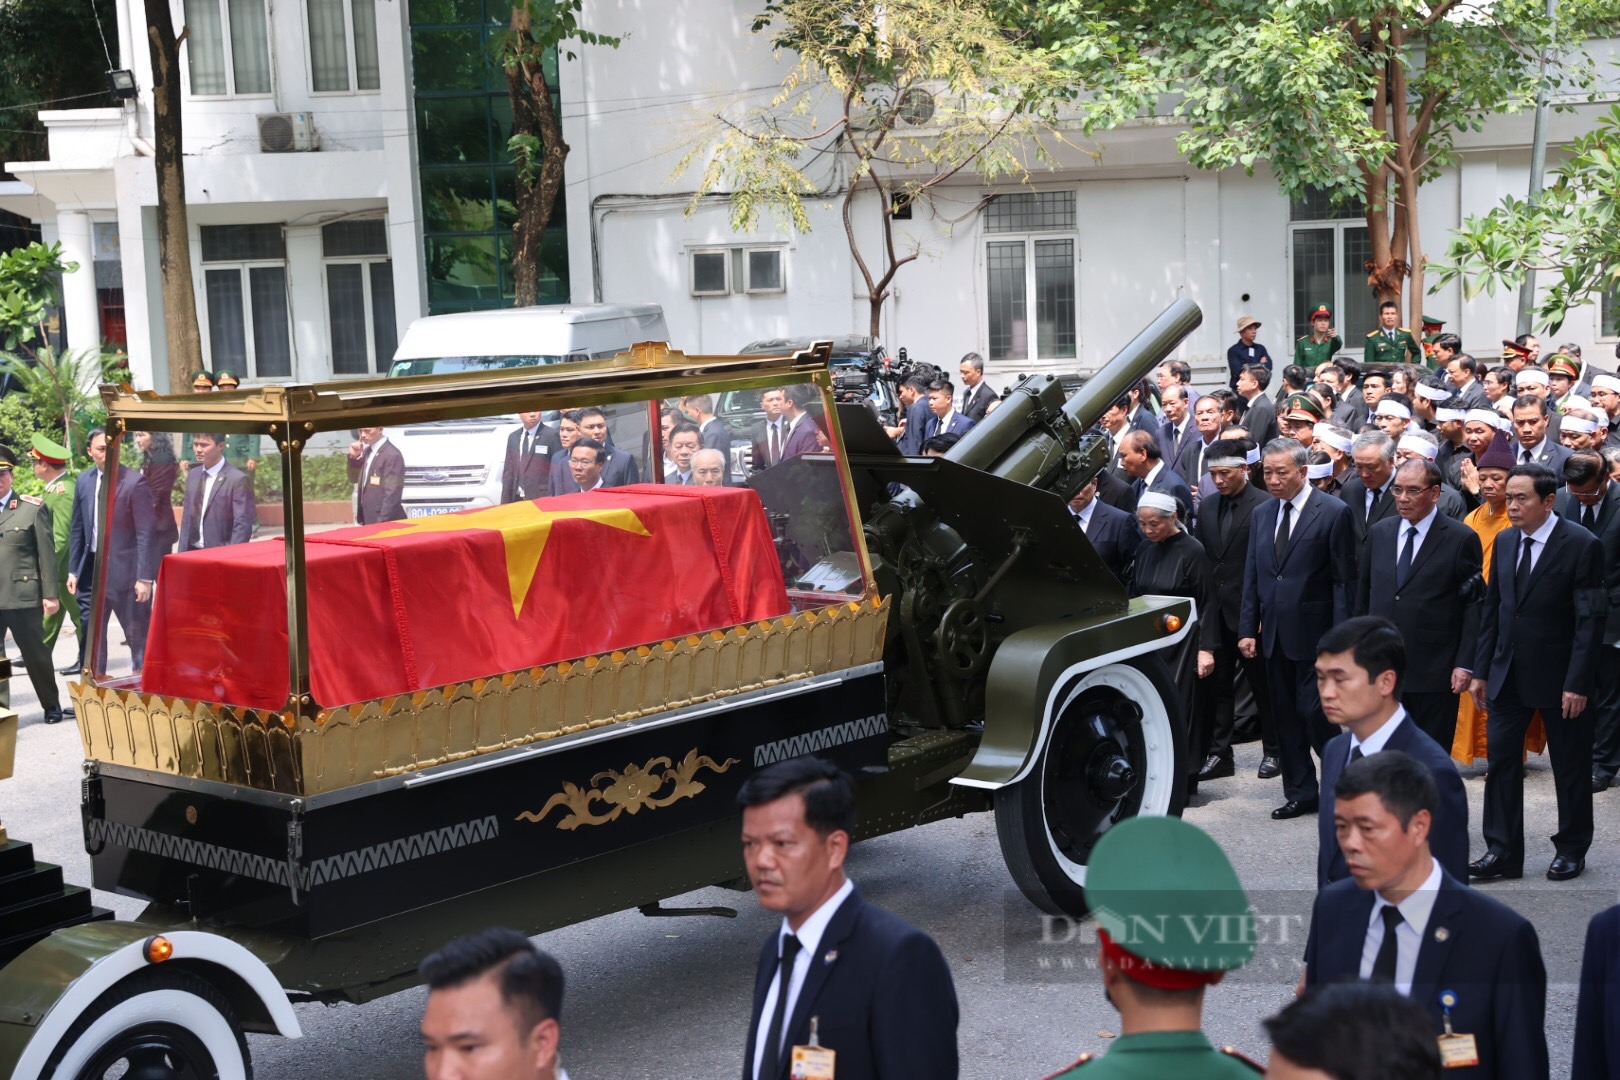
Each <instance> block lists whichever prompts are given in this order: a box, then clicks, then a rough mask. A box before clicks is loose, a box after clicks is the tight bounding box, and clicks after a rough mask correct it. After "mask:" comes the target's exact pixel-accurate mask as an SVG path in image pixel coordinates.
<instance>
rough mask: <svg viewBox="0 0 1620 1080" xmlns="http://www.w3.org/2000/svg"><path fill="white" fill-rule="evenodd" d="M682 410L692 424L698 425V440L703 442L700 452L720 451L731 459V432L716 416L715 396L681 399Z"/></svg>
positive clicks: (706, 395)
mask: <svg viewBox="0 0 1620 1080" xmlns="http://www.w3.org/2000/svg"><path fill="white" fill-rule="evenodd" d="M681 410H682V411H683V412H685V413H686V415H688V416H690V417H692V423H694V424H696V425H697V429H698V438H699V440H700V441H701V442H702V444H703V445H702V446H700V447H698V449H699V450H718V451H720V452H721V453H722V454H724V455H726V459H727V460H728V461H729V460H730V459H731V432H730V431H729V430H727V428H726V423H725V421H724V420H721V419H720V418H719V417H718V416H716V415H715V414H714V395H713V394H693V395H692V396H691V397H683V398H681Z"/></svg>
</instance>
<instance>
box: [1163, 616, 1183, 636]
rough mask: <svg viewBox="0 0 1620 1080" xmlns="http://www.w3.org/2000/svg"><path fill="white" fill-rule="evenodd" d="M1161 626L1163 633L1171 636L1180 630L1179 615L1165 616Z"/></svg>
mask: <svg viewBox="0 0 1620 1080" xmlns="http://www.w3.org/2000/svg"><path fill="white" fill-rule="evenodd" d="M1162 625H1163V626H1164V632H1165V633H1167V634H1173V633H1175V632H1176V631H1177V630H1180V629H1181V616H1180V615H1166V616H1165V617H1164V619H1163V620H1162Z"/></svg>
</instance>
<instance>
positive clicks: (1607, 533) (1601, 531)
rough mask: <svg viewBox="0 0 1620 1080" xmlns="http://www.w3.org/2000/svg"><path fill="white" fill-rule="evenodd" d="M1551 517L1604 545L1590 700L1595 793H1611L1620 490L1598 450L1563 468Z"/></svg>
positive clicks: (1619, 746) (1618, 739)
mask: <svg viewBox="0 0 1620 1080" xmlns="http://www.w3.org/2000/svg"><path fill="white" fill-rule="evenodd" d="M1553 513H1555V514H1557V515H1558V517H1559V518H1560V519H1561V520H1563V521H1573V522H1575V523H1576V524H1577V525H1579V526H1581V528H1583V529H1585V530H1586V531H1587V532H1589V533H1591V534H1592V535H1593V536H1596V537H1597V538H1598V542H1599V543H1600V544H1602V545H1603V585H1604V593H1605V598H1606V599H1607V601H1608V604H1607V609H1608V610H1607V614H1606V615H1605V617H1604V621H1603V645H1604V649H1603V652H1602V654H1601V656H1600V657H1599V659H1598V665H1597V685H1596V688H1595V692H1594V693H1593V695H1592V703H1591V705H1590V706H1589V708H1591V709H1592V713H1593V715H1592V728H1593V734H1592V791H1593V793H1594V794H1595V793H1597V792H1600V791H1607V790H1608V788H1609V785H1610V784H1612V783H1614V778H1615V774H1616V773H1620V652H1615V651H1612V650H1614V649H1615V648H1616V647H1617V646H1620V484H1613V483H1610V481H1609V469H1608V465H1607V464H1606V463H1605V462H1604V460H1603V455H1601V454H1599V453H1598V452H1597V451H1595V450H1578V451H1576V452H1575V453H1573V454H1571V455H1570V456H1569V460H1568V461H1566V462H1564V487H1563V489H1562V490H1561V491H1559V493H1558V497H1557V498H1556V499H1555V500H1553Z"/></svg>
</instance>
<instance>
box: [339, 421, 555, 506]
mask: <svg viewBox="0 0 1620 1080" xmlns="http://www.w3.org/2000/svg"><path fill="white" fill-rule="evenodd" d="M507 461H508V467H510V462H511V457H510V452H508V458H507ZM508 475H510V474H508ZM546 481H547V483H548V484H549V482H550V466H549V463H548V465H547V473H546ZM349 483H351V484H353V485H354V500H355V505H354V522H355V524H356V525H375V524H377V522H379V521H398V520H400V519H401V518H403V517H404V516H405V506H404V504H403V503H402V502H401V501H400V495H401V493H402V492H403V491H404V490H405V455H403V454H401V453H400V452H399V447H397V446H395V445H394V444H393V443H392V442H390V441H389V439H388V436H387V435H385V434H383V429H382V428H380V427H368V428H361V429H360V438H358V439H356V440H355V441H354V442H352V443H350V444H349Z"/></svg>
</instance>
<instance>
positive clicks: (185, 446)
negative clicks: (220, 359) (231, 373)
mask: <svg viewBox="0 0 1620 1080" xmlns="http://www.w3.org/2000/svg"><path fill="white" fill-rule="evenodd" d="M191 392H192V393H193V394H212V393H213V392H214V377H213V376H212V375H210V374H208V372H206V371H196V372H193V373H192V376H191ZM196 460H197V456H196V455H195V454H194V453H192V451H191V432H189V431H188V432H186V433H185V434H183V435H181V436H180V471H181V472H182V473H184V472H185V471H186V470H187V469H189V468H191V465H192V463H193V462H195V461H196Z"/></svg>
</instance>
